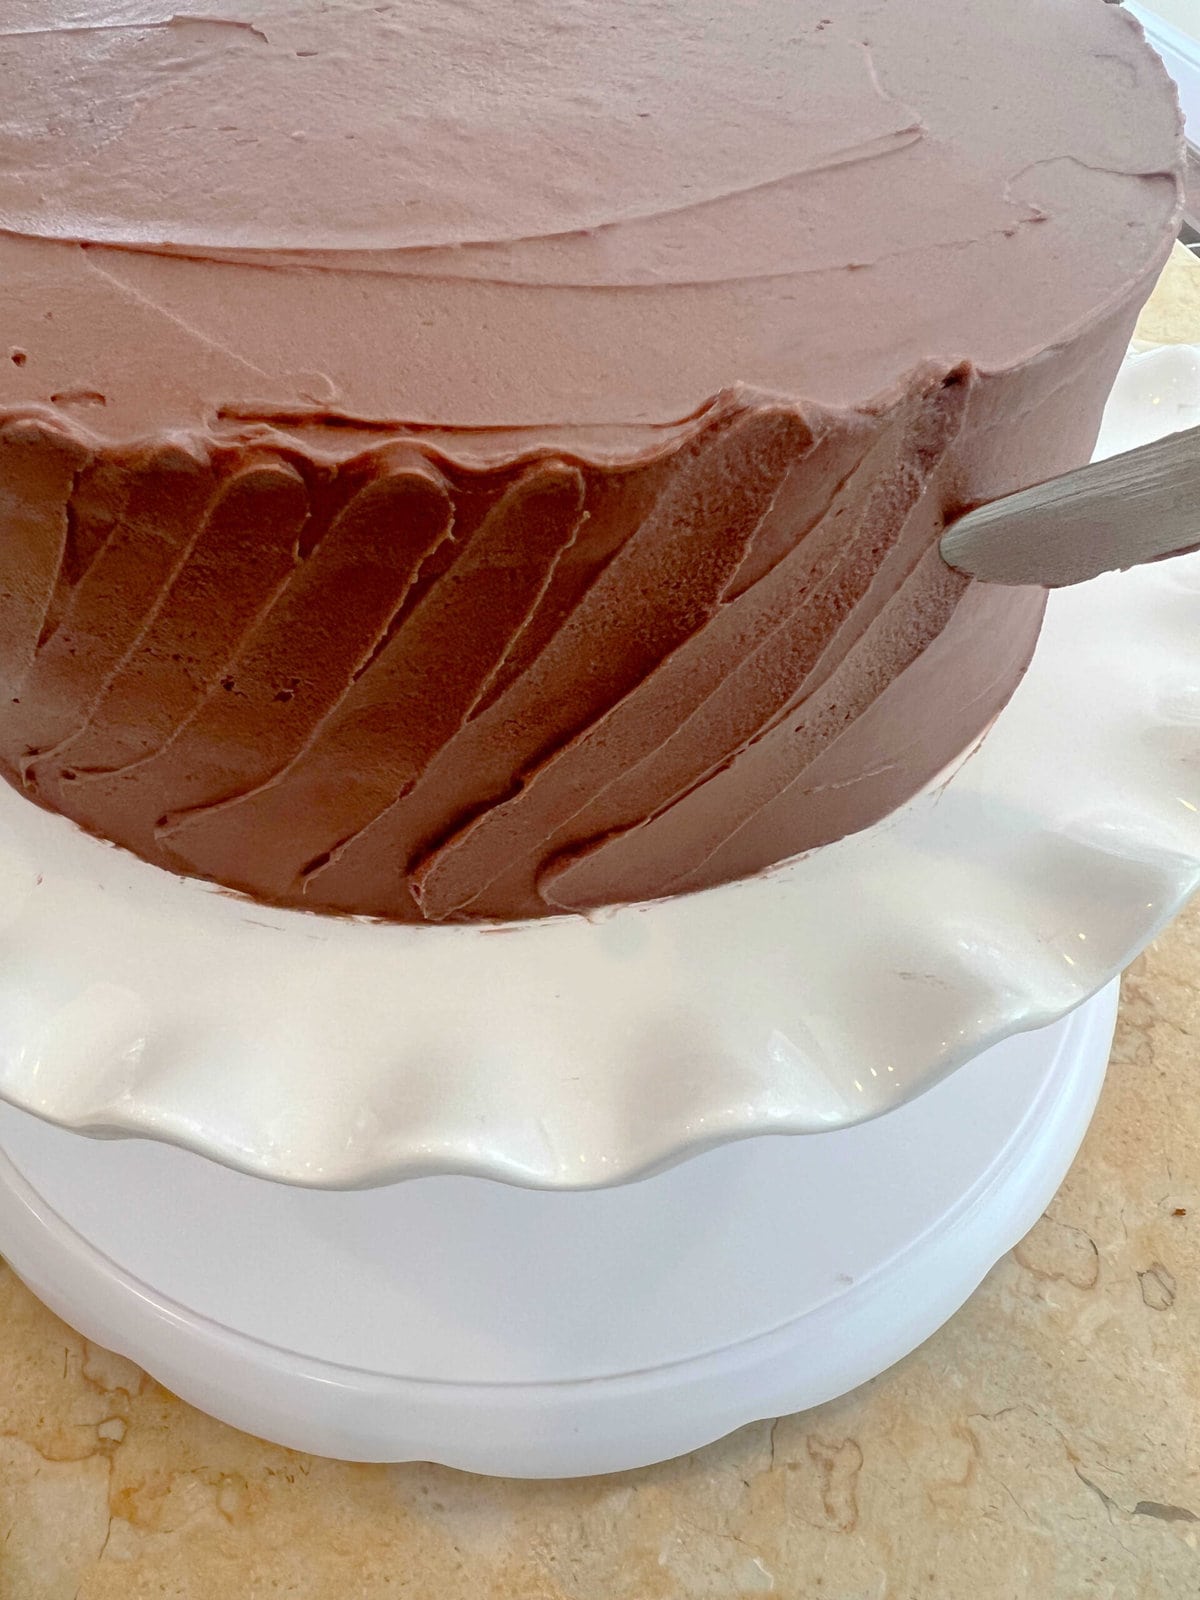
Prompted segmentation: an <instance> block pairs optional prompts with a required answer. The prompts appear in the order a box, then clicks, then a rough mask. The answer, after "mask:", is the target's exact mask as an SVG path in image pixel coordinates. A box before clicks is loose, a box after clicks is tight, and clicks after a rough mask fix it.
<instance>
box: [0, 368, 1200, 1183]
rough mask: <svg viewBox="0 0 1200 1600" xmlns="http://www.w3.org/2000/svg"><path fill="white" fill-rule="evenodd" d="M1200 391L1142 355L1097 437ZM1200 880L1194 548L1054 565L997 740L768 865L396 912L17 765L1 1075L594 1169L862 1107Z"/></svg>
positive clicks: (222, 1149)
mask: <svg viewBox="0 0 1200 1600" xmlns="http://www.w3.org/2000/svg"><path fill="white" fill-rule="evenodd" d="M1197 421H1200V352H1197V351H1195V350H1191V349H1186V348H1176V349H1169V350H1162V351H1156V352H1154V353H1152V354H1149V355H1144V356H1140V357H1138V358H1136V359H1134V360H1132V361H1131V362H1129V363H1128V364H1127V365H1126V367H1125V369H1124V372H1123V374H1122V376H1121V379H1120V381H1119V383H1118V386H1117V390H1116V392H1115V394H1114V398H1113V402H1112V404H1111V406H1110V410H1109V417H1108V423H1107V426H1106V432H1105V439H1104V447H1105V448H1107V449H1109V450H1114V449H1120V448H1125V447H1127V446H1129V445H1132V444H1135V443H1138V442H1140V441H1141V440H1143V439H1146V438H1149V437H1153V436H1155V435H1157V434H1161V433H1165V432H1169V431H1172V430H1173V429H1175V428H1179V427H1182V426H1185V425H1187V424H1189V423H1192V422H1197ZM1198 881H1200V558H1194V557H1189V558H1185V559H1183V560H1180V561H1176V562H1172V563H1168V564H1164V565H1162V566H1159V567H1156V568H1146V569H1141V570H1138V571H1134V572H1130V573H1126V574H1122V575H1117V576H1111V577H1107V578H1102V579H1099V580H1097V581H1096V582H1095V583H1092V584H1089V585H1087V586H1085V587H1083V588H1080V589H1077V590H1074V591H1070V592H1064V593H1061V594H1057V595H1054V596H1053V597H1052V599H1051V604H1050V609H1049V613H1048V617H1047V623H1046V628H1045V632H1044V635H1043V638H1042V641H1041V644H1040V645H1039V648H1038V653H1037V657H1036V659H1035V661H1034V664H1033V666H1032V668H1031V670H1030V672H1029V674H1028V677H1027V678H1026V681H1025V683H1024V684H1023V685H1022V687H1021V688H1020V689H1019V690H1018V692H1017V695H1016V697H1015V698H1014V700H1013V702H1012V704H1011V705H1010V706H1009V708H1008V709H1007V710H1006V711H1005V712H1004V714H1003V715H1002V716H1001V718H1000V719H999V721H998V722H997V724H996V726H995V727H994V728H993V730H992V731H991V733H990V734H989V735H988V737H987V739H986V740H985V741H984V743H983V745H982V746H981V748H980V749H979V750H978V751H977V752H976V753H975V754H974V755H973V756H972V757H971V758H970V759H969V760H968V761H967V762H966V763H965V764H964V765H963V766H962V767H961V769H960V770H959V771H958V772H957V773H956V774H955V775H954V777H953V778H952V779H951V780H950V781H949V782H948V783H947V784H945V785H944V786H943V787H942V788H940V789H939V790H937V791H936V792H930V793H927V794H925V795H923V796H921V797H919V798H918V799H917V800H915V801H914V802H913V803H912V804H910V805H909V806H907V807H905V808H904V809H903V810H902V811H900V812H898V813H896V814H894V815H893V816H892V817H890V818H889V819H887V821H885V822H884V823H883V824H881V825H880V826H878V827H877V828H874V829H872V830H870V831H869V832H867V833H865V834H861V835H858V836H856V837H854V838H851V839H847V840H844V841H842V842H841V843H839V844H837V845H833V846H830V847H829V848H827V849H824V850H821V851H818V852H816V853H814V854H813V855H812V856H810V857H808V858H806V859H803V860H800V861H797V862H794V863H791V864H790V865H788V866H786V867H784V868H781V869H779V870H777V871H776V872H774V873H772V874H769V875H768V876H766V877H764V878H762V879H759V880H757V881H754V882H748V883H744V884H740V885H734V886H731V887H728V888H721V889H715V890H709V891H707V892H705V893H703V894H699V895H694V896H691V897H689V898H685V899H681V900H676V901H672V902H664V903H660V904H656V905H651V906H641V907H629V908H626V909H623V910H620V911H617V912H614V913H610V914H608V915H606V916H604V917H601V918H598V919H596V920H594V921H584V920H582V919H579V920H567V919H563V920H554V921H549V922H543V923H536V924H526V925H519V926H510V927H506V928H502V929H494V930H491V929H480V928H464V927H455V928H425V927H418V928H401V927H385V926H379V925H373V924H367V923H355V922H352V921H339V920H335V919H330V918H322V917H318V916H313V915H307V914H304V913H297V912H290V911H272V910H268V909H264V908H262V907H259V906H256V905H253V904H250V903H248V902H246V901H243V900H240V899H238V898H236V897H233V896H230V895H227V894H224V893H222V892H220V891H216V890H213V889H211V888H208V887H206V886H203V885H200V884H197V883H194V882H188V881H183V880H177V879H175V878H172V877H171V876H169V875H168V874H166V873H164V872H161V871H160V870H158V869H156V868H153V867H148V866H146V865H144V864H143V863H141V862H139V861H137V860H135V859H134V858H132V857H130V856H128V855H126V854H125V853H123V852H121V851H118V850H115V849H112V848H110V847H108V846H105V845H103V844H100V843H98V842H96V841H95V840H93V839H90V838H87V837H86V836H84V835H83V834H81V833H80V832H79V831H78V830H77V829H75V828H74V827H73V826H72V825H71V824H70V823H68V822H66V821H64V820H63V819H61V818H58V817H54V816H49V815H46V814H44V813H42V812H40V811H39V810H37V809H36V808H35V807H34V806H32V805H31V804H29V803H28V802H26V801H25V800H24V799H23V798H22V797H21V796H19V795H18V794H16V793H15V792H13V791H11V790H9V789H8V788H7V787H6V786H0V1097H3V1098H5V1099H7V1100H9V1101H11V1102H12V1103H13V1104H14V1105H16V1106H19V1107H23V1108H26V1109H28V1110H31V1111H33V1112H35V1113H36V1114H38V1115H39V1116H41V1117H44V1118H46V1119H48V1120H50V1121H53V1122H57V1123H60V1124H62V1125H64V1126H67V1127H71V1128H75V1129H80V1130H85V1131H89V1132H97V1133H125V1134H130V1133H136V1134H146V1135H150V1136H153V1137H156V1138H160V1139H165V1140H169V1141H173V1142H176V1143H180V1144H183V1145H186V1146H188V1147H190V1148H192V1149H194V1150H198V1151H201V1152H203V1153H206V1154H208V1155H211V1156H213V1157H214V1158H216V1159H217V1160H219V1161H222V1162H224V1163H226V1164H229V1165H232V1166H235V1167H239V1168H242V1169H244V1170H246V1171H249V1172H253V1173H258V1174H261V1175H264V1176H268V1177H272V1178H277V1179H280V1180H283V1181H286V1182H290V1183H298V1184H309V1185H318V1186H329V1187H349V1186H359V1185H369V1184H379V1183H384V1182H387V1181H389V1180H392V1179H395V1178H397V1177H401V1176H412V1175H417V1174H432V1173H474V1174H479V1175H485V1176H491V1177H496V1178H501V1179H505V1180H508V1181H511V1182H514V1183H518V1184H525V1185H534V1186H546V1187H555V1188H572V1187H586V1186H596V1185H605V1184H611V1183H614V1182H618V1181H620V1180H622V1179H625V1178H628V1177H631V1176H635V1175H638V1174H642V1173H645V1172H647V1171H651V1170H653V1169H656V1168H659V1167H662V1166H665V1165H668V1164H670V1163H671V1162H672V1161H675V1160H678V1159H679V1158H681V1157H682V1156H683V1155H685V1154H687V1153H691V1152H695V1151H697V1150H701V1149H704V1148H707V1147H710V1146H713V1145H717V1144H721V1143H724V1142H727V1141H729V1140H733V1139H738V1138H743V1137H747V1136H749V1135H753V1134H761V1133H764V1132H784V1131H790V1132H812V1131H819V1130H823V1129H830V1128H837V1127H843V1126H848V1125H850V1124H853V1123H856V1122H860V1121H862V1120H864V1119H867V1118H870V1117H873V1116H877V1115H879V1114H880V1113H882V1112H885V1111H888V1110H889V1109H891V1108H893V1107H895V1106H897V1105H900V1104H902V1103H903V1102H904V1101H906V1100H908V1099H910V1098H912V1097H913V1096H914V1095H915V1094H917V1093H919V1092H920V1091H921V1090H922V1089H924V1088H927V1087H928V1086H929V1085H930V1084H932V1083H934V1082H935V1081H937V1080H938V1079H939V1078H941V1077H943V1076H944V1075H945V1074H946V1073H947V1072H949V1071H950V1070H951V1069H952V1068H954V1067H957V1066H959V1065H960V1064H961V1063H962V1062H964V1061H966V1060H967V1059H968V1058H970V1057H972V1056H974V1055H976V1054H978V1053H979V1051H980V1050H982V1049H984V1048H986V1047H987V1046H988V1045H990V1044H992V1043H994V1042H995V1041H996V1040H999V1039H1002V1038H1004V1037H1005V1036H1007V1035H1010V1034H1012V1033H1014V1032H1017V1031H1019V1030H1022V1029H1028V1028H1032V1027H1037V1026H1040V1025H1043V1024H1046V1023H1049V1022H1051V1021H1052V1020H1054V1019H1055V1018H1057V1017H1061V1016H1062V1015H1064V1014H1065V1013H1066V1012H1068V1011H1069V1010H1070V1009H1071V1008H1072V1007H1073V1006H1075V1005H1077V1004H1078V1003H1079V1002H1080V1001H1081V1000H1083V999H1084V998H1085V997H1087V996H1088V995H1090V994H1092V993H1094V992H1095V991H1096V990H1097V989H1098V988H1100V987H1101V986H1102V985H1103V984H1105V983H1106V982H1108V981H1109V980H1110V979H1111V978H1112V976H1113V975H1114V974H1115V973H1117V972H1118V971H1120V969H1121V968H1122V967H1123V966H1125V965H1126V964H1127V962H1128V961H1129V960H1130V959H1131V958H1132V957H1133V956H1134V955H1135V954H1136V953H1137V951H1138V950H1139V949H1141V947H1142V946H1143V945H1145V944H1146V943H1147V941H1148V940H1149V939H1150V938H1151V937H1153V935H1154V934H1155V932H1156V931H1157V930H1158V929H1159V928H1160V927H1161V926H1162V925H1163V923H1164V922H1165V921H1166V920H1167V919H1168V918H1169V917H1170V916H1171V915H1172V914H1173V913H1174V912H1175V911H1176V910H1177V908H1178V907H1179V905H1180V904H1181V902H1182V901H1183V900H1184V899H1185V898H1186V897H1187V896H1188V895H1189V894H1190V893H1191V892H1192V890H1193V889H1194V888H1195V887H1196V886H1197V883H1198Z"/></svg>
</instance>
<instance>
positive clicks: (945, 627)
mask: <svg viewBox="0 0 1200 1600" xmlns="http://www.w3.org/2000/svg"><path fill="white" fill-rule="evenodd" d="M0 63H2V64H3V82H4V101H5V104H4V113H3V117H2V118H0V308H2V313H3V331H2V334H0V367H2V369H3V370H2V371H0V679H2V709H0V764H2V766H3V770H4V772H5V774H6V776H7V777H8V778H9V779H10V781H11V782H12V783H14V784H16V785H19V786H21V787H22V788H23V789H24V791H25V792H26V793H27V794H28V795H29V796H30V797H31V798H33V799H35V800H37V801H38V802H40V803H41V804H42V805H45V806H48V807H51V808H53V809H54V810H57V811H60V812H62V813H64V814H65V815H67V816H68V817H71V818H74V819H75V820H76V821H77V822H78V823H80V824H82V825H83V826H84V827H85V828H87V829H90V830H92V831H93V832H95V833H97V834H99V835H101V836H103V837H104V838H106V839H109V840H113V841H116V842H117V843H119V844H121V845H124V846H127V847H128V848H129V849H131V850H134V851H136V852H137V853H138V854H139V855H141V856H143V857H145V858H146V859H147V860H149V861H152V862H155V863H158V864H160V865H161V866H163V867H165V868H168V869H170V870H171V871H173V872H180V873H185V874H193V875H196V876H200V877H204V878H209V879H212V880H215V881H216V882H218V883H221V884H224V885H227V886H230V887H234V888H237V889H241V890H245V891H247V892H248V893H249V894H251V895H254V896H256V897H259V898H261V899H264V900H269V901H275V902H281V903H285V904H294V905H298V906H306V907H310V908H312V909H315V910H338V911H344V912H361V913H369V914H373V915H378V916H383V917H389V918H396V919H401V920H417V921H419V920H423V919H424V920H428V921H435V922H440V921H446V920H455V919H471V918H518V917H533V916H540V915H545V914H547V913H552V912H560V911H572V910H577V909H584V908H590V907H595V906H600V905H605V904H611V903H617V902H625V901H632V900H643V899H648V898H652V897H654V896H660V895H667V894H673V893H676V892H679V891H683V890H690V889H698V888H703V887H706V886H709V885H712V884H717V883H721V882H725V881H727V880H729V879H733V878H737V877H740V876H743V875H746V874H750V873H756V872H759V871H761V870H762V869H764V868H766V867H768V866H770V865H771V864H773V863H775V862H778V861H780V860H783V859H784V858H786V857H789V856H792V855H795V854H796V853H798V852H800V851H803V850H807V849H809V848H811V847H813V846H815V845H819V844H822V843H825V842H827V841H830V840H834V839H837V838H839V837H841V836H842V835H844V834H846V833H848V832H850V831H852V830H855V829H858V828H862V827H864V826H866V825H868V824H870V823H872V822H874V821H876V820H877V819H878V818H880V817H882V816H884V815H885V814H886V813H887V812H888V811H890V810H891V809H893V808H894V807H896V806H897V805H899V804H901V803H902V802H904V801H905V800H906V799H908V798H909V797H910V796H911V795H913V794H914V793H915V792H916V791H917V790H918V789H920V788H921V787H922V786H923V785H924V784H926V783H927V782H928V781H929V780H930V778H931V777H933V776H934V775H935V774H936V773H937V772H939V770H941V769H942V768H943V767H944V766H945V765H946V763H947V762H949V761H951V760H952V759H954V757H955V756H956V755H958V754H959V753H961V752H962V750H963V749H964V748H966V747H967V746H968V745H969V744H970V743H971V742H972V741H973V740H974V739H975V738H977V737H978V735H979V734H980V732H981V731H982V730H983V729H984V728H986V726H987V725H988V723H989V721H990V720H991V719H992V718H993V717H994V716H995V714H996V713H997V711H998V710H999V709H1000V708H1001V707H1002V706H1003V704H1004V702H1005V701H1006V699H1007V698H1008V696H1009V695H1010V694H1011V692H1012V690H1013V688H1014V686H1015V685H1016V683H1017V682H1018V680H1019V679H1020V677H1021V674H1022V672H1023V671H1024V669H1025V666H1026V664H1027V663H1028V661H1029V658H1030V655H1031V653H1032V650H1033V646H1034V642H1035V639H1036V637H1037V632H1038V626H1039V621H1040V617H1041V612H1042V602H1043V596H1042V594H1041V593H1040V592H1039V591H1035V590H1027V589H1008V590H1006V589H998V588H987V587H984V586H981V585H970V584H968V583H966V582H965V581H964V580H963V579H962V578H961V577H960V576H958V575H957V574H955V573H954V572H952V571H951V570H950V569H949V568H947V567H946V566H945V565H944V564H943V563H942V562H941V560H940V557H939V555H938V550H937V541H938V537H939V534H940V532H941V530H942V528H943V526H944V524H945V522H946V520H947V518H948V517H950V516H952V515H954V514H955V513H956V512H957V511H958V510H960V509H962V508H963V507H964V506H966V505H968V504H970V503H974V502H977V501H980V500H984V499H987V498H990V497H993V496H996V495H1000V494H1003V493H1005V492H1007V491H1009V490H1011V489H1015V488H1017V487H1019V486H1021V485H1024V484H1027V483H1030V482H1033V481H1036V480H1039V479H1043V478H1046V477H1048V476H1051V475H1053V474H1055V473H1058V472H1060V471H1063V470H1065V469H1067V468H1070V467H1072V466H1074V465H1076V464H1078V463H1079V462H1081V461H1082V460H1084V459H1085V458H1086V457H1087V455H1088V454H1089V451H1090V449H1091V446H1092V443H1093V441H1094V438H1095V434H1096V430H1097V426H1098V423H1099V419H1100V413H1101V408H1102V405H1103V402H1104V399H1105V396H1106V394H1107V391H1108V388H1109V385H1110V383H1111V381H1112V378H1113V375H1114V373H1115V371H1116V368H1117V366H1118V363H1119V362H1120V360H1121V356H1122V353H1123V351H1124V349H1125V346H1126V342H1127V340H1128V337H1129V334H1130V330H1131V328H1132V326H1133V322H1134V318H1135V316H1136V314H1137V312H1138V309H1139V307H1140V306H1141V304H1142V302H1143V300H1144V299H1145V297H1146V295H1147V294H1148V292H1149V290H1150V287H1151V285H1152V283H1153V281H1154V276H1155V274H1156V272H1157V270H1158V268H1159V266H1160V265H1161V263H1162V261H1163V260H1164V259H1165V256H1166V253H1167V250H1168V247H1169V244H1170V240H1171V237H1172V234H1173V231H1174V226H1175V220H1176V214H1177V207H1178V204H1179V181H1178V166H1179V155H1180V127H1179V120H1178V114H1177V109H1176V104H1175V98H1174V94H1173V91H1172V88H1171V86H1170V84H1169V82H1168V80H1167V78H1166V76H1165V74H1164V72H1163V70H1162V68H1161V66H1160V64H1159V62H1158V60H1157V58H1156V57H1155V56H1154V55H1153V54H1152V53H1151V51H1150V50H1149V49H1148V47H1147V46H1146V44H1145V43H1144V41H1143V39H1142V37H1141V34H1140V31H1139V29H1138V27H1137V26H1136V24H1135V23H1134V22H1132V21H1131V19H1130V18H1129V16H1127V15H1126V14H1125V13H1124V12H1123V11H1122V10H1121V9H1120V8H1119V7H1118V6H1115V5H1107V4H1103V3H1102V0H1055V3H1054V4H1052V5H1051V4H1047V3H1046V0H1005V3H1003V4H998V3H997V0H759V3H756V4H753V5H738V4H715V3H710V0H519V3H514V0H421V3H416V0H370V3H368V0H163V3H156V0H7V3H6V4H5V6H4V8H3V17H2V18H0Z"/></svg>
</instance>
